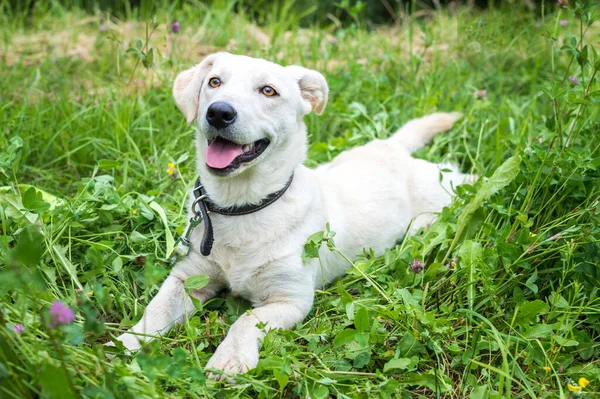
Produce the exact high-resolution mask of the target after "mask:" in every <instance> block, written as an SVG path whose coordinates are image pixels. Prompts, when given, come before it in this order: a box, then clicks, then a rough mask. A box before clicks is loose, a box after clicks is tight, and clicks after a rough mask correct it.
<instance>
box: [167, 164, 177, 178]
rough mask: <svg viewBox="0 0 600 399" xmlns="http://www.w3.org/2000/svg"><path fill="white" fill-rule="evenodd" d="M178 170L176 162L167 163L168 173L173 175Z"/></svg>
mask: <svg viewBox="0 0 600 399" xmlns="http://www.w3.org/2000/svg"><path fill="white" fill-rule="evenodd" d="M176 171H177V170H176V169H175V164H174V163H173V162H169V163H168V164H167V174H168V175H169V176H172V175H173V174H174V173H175V172H176Z"/></svg>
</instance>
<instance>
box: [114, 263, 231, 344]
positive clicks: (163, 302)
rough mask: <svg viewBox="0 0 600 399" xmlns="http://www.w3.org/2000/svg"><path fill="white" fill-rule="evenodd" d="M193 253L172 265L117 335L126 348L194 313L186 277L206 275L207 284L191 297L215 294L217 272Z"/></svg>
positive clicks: (151, 336) (218, 283) (204, 300)
mask: <svg viewBox="0 0 600 399" xmlns="http://www.w3.org/2000/svg"><path fill="white" fill-rule="evenodd" d="M194 255H195V254H194V253H192V254H190V257H188V258H186V259H184V260H183V261H182V262H180V263H178V264H177V265H176V266H175V268H174V269H173V271H172V272H171V274H170V275H169V277H167V279H166V280H165V282H164V283H163V285H162V286H161V287H160V290H159V291H158V294H156V296H155V297H154V298H153V299H152V300H151V301H150V303H149V304H148V306H147V307H146V310H145V311H144V315H143V316H142V319H141V320H140V321H139V322H138V323H137V324H136V325H135V326H133V327H132V328H131V329H130V330H129V332H127V333H125V334H122V335H120V336H119V337H117V340H119V341H121V342H122V343H123V345H124V346H125V347H126V348H127V349H128V350H130V351H131V350H137V349H139V348H140V341H142V342H147V341H149V340H151V339H153V338H154V337H153V336H155V335H159V334H165V333H167V332H168V331H169V330H170V329H171V328H172V327H173V325H175V324H177V323H182V322H183V321H185V320H186V319H187V317H190V316H192V315H193V314H194V312H195V309H194V305H193V304H192V300H191V299H190V297H189V296H188V294H187V293H186V292H185V291H184V288H183V286H184V283H185V280H186V279H187V278H188V277H191V276H192V275H195V274H207V275H209V277H210V279H211V281H210V282H209V284H208V285H207V286H205V287H204V288H202V289H200V290H196V291H194V292H193V295H194V298H197V299H198V300H199V301H200V302H202V303H204V302H206V301H207V300H208V299H210V298H212V297H213V296H215V295H216V294H217V292H218V291H219V290H220V289H221V288H222V284H221V283H220V276H219V274H218V273H215V269H214V268H213V267H211V266H210V265H209V264H208V262H203V261H201V260H199V259H198V258H199V257H200V256H199V255H197V256H194ZM202 266H204V267H202ZM132 333H133V334H132Z"/></svg>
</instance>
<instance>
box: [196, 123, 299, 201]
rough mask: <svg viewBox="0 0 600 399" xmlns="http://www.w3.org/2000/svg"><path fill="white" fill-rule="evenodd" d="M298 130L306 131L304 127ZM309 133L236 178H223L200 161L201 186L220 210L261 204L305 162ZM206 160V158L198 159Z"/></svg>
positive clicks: (297, 136) (287, 144)
mask: <svg viewBox="0 0 600 399" xmlns="http://www.w3.org/2000/svg"><path fill="white" fill-rule="evenodd" d="M299 128H301V129H305V127H304V124H301V125H299ZM306 153H307V148H306V134H296V135H294V137H293V138H292V139H290V140H289V142H287V143H286V148H285V149H283V151H280V152H279V154H269V155H270V156H269V159H268V160H263V161H262V162H260V163H259V164H258V165H255V166H254V167H252V168H250V169H249V170H246V171H244V172H243V173H241V174H239V175H237V176H233V177H220V176H215V175H214V174H212V173H210V172H209V171H208V168H207V167H206V165H205V164H202V163H201V162H199V164H198V172H199V174H200V179H201V180H202V185H203V186H204V188H205V190H206V193H207V194H208V196H209V198H210V199H211V201H212V202H213V203H215V204H216V205H218V206H219V207H221V208H228V207H234V206H243V205H250V204H258V203H260V202H261V201H262V200H263V199H264V198H265V197H267V196H268V195H269V194H272V193H274V192H276V191H279V190H281V189H282V188H283V187H285V185H286V184H287V183H288V181H289V180H290V177H291V176H292V174H293V173H294V169H295V168H296V167H297V166H298V165H301V164H302V163H303V162H304V160H305V159H306ZM198 159H203V157H198Z"/></svg>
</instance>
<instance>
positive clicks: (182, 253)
mask: <svg viewBox="0 0 600 399" xmlns="http://www.w3.org/2000/svg"><path fill="white" fill-rule="evenodd" d="M192 209H193V208H192ZM200 223H202V214H201V213H200V212H199V211H196V210H194V216H192V217H191V218H190V221H189V223H188V225H187V227H186V229H185V231H184V232H183V234H182V235H181V237H179V240H177V246H176V247H175V250H174V251H173V255H171V264H175V263H177V262H179V261H180V260H182V259H183V258H185V257H186V256H188V255H189V254H190V251H191V250H192V242H191V241H190V237H191V235H192V232H193V231H194V229H195V228H196V226H198V225H199V224H200Z"/></svg>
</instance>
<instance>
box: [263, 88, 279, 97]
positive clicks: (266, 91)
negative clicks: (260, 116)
mask: <svg viewBox="0 0 600 399" xmlns="http://www.w3.org/2000/svg"><path fill="white" fill-rule="evenodd" d="M260 92H261V93H262V94H264V95H265V96H267V97H273V96H276V95H278V94H279V93H277V90H275V89H274V88H273V87H272V86H265V87H263V88H262V89H260Z"/></svg>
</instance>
